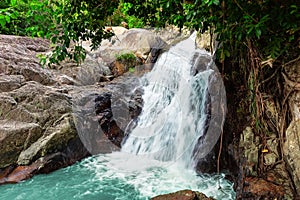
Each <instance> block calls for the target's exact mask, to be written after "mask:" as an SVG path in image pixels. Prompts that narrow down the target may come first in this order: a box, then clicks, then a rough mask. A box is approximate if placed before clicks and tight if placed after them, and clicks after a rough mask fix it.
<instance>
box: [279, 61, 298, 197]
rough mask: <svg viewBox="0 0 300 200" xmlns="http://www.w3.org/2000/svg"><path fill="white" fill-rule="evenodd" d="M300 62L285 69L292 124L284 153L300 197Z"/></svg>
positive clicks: (287, 131) (287, 134)
mask: <svg viewBox="0 0 300 200" xmlns="http://www.w3.org/2000/svg"><path fill="white" fill-rule="evenodd" d="M299 75H300V61H296V62H292V63H290V64H289V65H287V66H286V67H285V72H284V73H283V76H284V79H285V90H286V94H287V95H286V98H287V99H288V105H289V108H290V113H291V115H292V119H291V123H290V124H289V125H288V128H287V130H286V133H285V138H286V140H285V142H284V146H283V153H284V155H285V161H286V163H287V167H288V170H289V173H290V175H291V177H292V180H293V182H294V187H295V190H296V192H297V195H300V76H299Z"/></svg>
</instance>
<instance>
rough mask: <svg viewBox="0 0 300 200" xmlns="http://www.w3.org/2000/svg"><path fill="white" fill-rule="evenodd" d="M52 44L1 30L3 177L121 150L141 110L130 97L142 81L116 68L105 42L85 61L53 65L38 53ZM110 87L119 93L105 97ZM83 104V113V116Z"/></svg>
mask: <svg viewBox="0 0 300 200" xmlns="http://www.w3.org/2000/svg"><path fill="white" fill-rule="evenodd" d="M112 30H113V31H116V32H120V34H123V33H124V34H126V32H127V30H124V29H123V30H121V29H120V30H118V28H113V29H112ZM119 44H120V43H119ZM111 46H113V45H111ZM106 48H109V46H106ZM113 48H116V49H119V51H121V50H122V49H121V47H120V46H114V47H113ZM47 51H49V42H48V41H46V40H41V39H31V38H26V37H15V36H2V35H0V52H2V53H0V184H4V183H9V182H19V181H21V180H24V179H26V178H30V177H31V176H33V175H34V174H36V173H49V172H51V171H53V170H56V169H59V168H61V167H64V166H68V165H70V164H72V163H75V162H76V161H78V160H80V159H82V158H85V157H86V156H89V155H90V154H91V153H95V154H96V153H99V152H103V153H109V152H112V151H116V150H118V149H119V146H120V144H121V141H122V139H123V137H124V134H123V133H124V130H125V127H126V125H127V124H128V123H129V121H130V120H131V119H133V118H134V117H136V116H137V115H138V113H139V112H140V111H137V110H141V107H139V106H140V105H139V103H137V104H135V102H134V101H136V100H135V99H134V98H133V97H131V96H132V94H133V93H132V91H133V88H135V87H136V83H137V82H136V81H132V79H131V78H129V77H126V78H122V77H120V78H115V77H114V76H111V71H110V69H109V67H108V65H105V63H104V62H103V59H102V58H101V57H100V56H99V55H100V54H99V52H100V51H101V49H99V50H98V51H95V52H88V56H87V59H86V60H85V62H83V63H82V64H81V65H76V64H75V63H73V62H70V61H65V62H64V63H62V65H63V67H61V66H54V67H53V68H51V69H49V68H42V66H41V65H40V64H39V59H38V58H37V55H38V54H40V53H43V54H44V53H47ZM114 59H115V58H114ZM113 79H114V80H113ZM112 80H113V81H112ZM103 81H105V82H106V83H103V84H102V83H101V84H100V82H103ZM126 85H128V87H127V86H126ZM107 94H113V95H112V96H110V97H108V98H100V97H105V96H106V95H107ZM124 94H126V95H124ZM79 101H81V102H83V103H82V104H80V103H79V104H78V105H77V104H76V103H78V102H79ZM129 104H130V106H131V107H129ZM77 108H79V109H81V110H80V112H79V113H81V114H83V115H82V116H80V117H77V118H76V116H78V115H76V113H77V111H78V110H76V109H77ZM120 113H121V114H120ZM122 113H124V115H122ZM74 117H75V118H74ZM83 123H87V124H83ZM91 130H92V131H91ZM102 133H103V134H102ZM12 144H13V145H12ZM89 147H91V148H89Z"/></svg>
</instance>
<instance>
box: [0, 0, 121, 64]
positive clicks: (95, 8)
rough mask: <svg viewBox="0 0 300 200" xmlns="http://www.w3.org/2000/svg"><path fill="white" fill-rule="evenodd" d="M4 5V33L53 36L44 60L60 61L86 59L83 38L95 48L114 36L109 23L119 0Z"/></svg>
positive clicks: (0, 20)
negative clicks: (107, 28) (50, 50)
mask: <svg viewBox="0 0 300 200" xmlns="http://www.w3.org/2000/svg"><path fill="white" fill-rule="evenodd" d="M0 6H1V7H0V26H1V29H0V34H14V35H28V36H34V37H35V36H37V37H45V38H47V39H50V41H51V42H52V43H53V44H54V49H53V52H52V54H51V55H50V56H48V57H47V58H46V59H42V62H43V64H45V63H46V60H48V61H49V64H59V62H60V61H62V60H65V59H71V60H75V61H76V62H80V61H82V60H83V59H84V58H85V51H84V49H83V48H82V47H81V43H80V42H81V41H86V40H91V41H92V45H91V47H92V49H95V48H97V47H98V46H99V45H100V43H101V40H102V39H107V38H109V37H111V36H112V35H113V34H112V33H111V32H108V31H106V30H105V25H107V24H108V22H107V19H108V17H109V16H110V15H112V13H113V11H114V9H115V8H117V6H118V1H109V0H105V1H103V0H97V1H92V0H86V1H78V0H52V1H46V0H30V1H29V0H18V1H17V0H10V1H9V0H6V1H5V2H2V3H1V4H0Z"/></svg>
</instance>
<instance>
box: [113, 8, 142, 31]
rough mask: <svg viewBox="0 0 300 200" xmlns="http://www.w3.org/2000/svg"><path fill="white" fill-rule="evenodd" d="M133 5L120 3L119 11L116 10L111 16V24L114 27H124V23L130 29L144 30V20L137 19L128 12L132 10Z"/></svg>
mask: <svg viewBox="0 0 300 200" xmlns="http://www.w3.org/2000/svg"><path fill="white" fill-rule="evenodd" d="M132 6H133V5H132V4H131V3H124V2H120V4H119V6H118V8H117V9H115V11H114V13H113V15H112V16H111V19H110V21H111V24H112V25H114V26H119V25H122V22H125V23H127V26H128V28H142V27H144V19H143V18H137V17H135V16H134V15H129V14H128V11H129V10H130V9H132Z"/></svg>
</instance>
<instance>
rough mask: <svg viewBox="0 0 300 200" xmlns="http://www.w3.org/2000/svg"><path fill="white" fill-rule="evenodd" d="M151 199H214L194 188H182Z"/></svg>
mask: <svg viewBox="0 0 300 200" xmlns="http://www.w3.org/2000/svg"><path fill="white" fill-rule="evenodd" d="M151 200H213V198H211V197H207V196H206V195H205V194H203V193H200V192H195V191H192V190H181V191H178V192H174V193H170V194H164V195H159V196H156V197H153V198H151Z"/></svg>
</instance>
